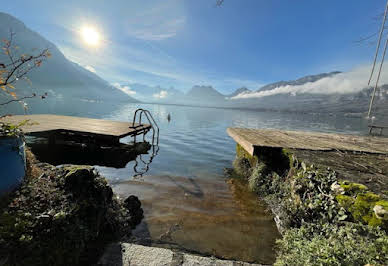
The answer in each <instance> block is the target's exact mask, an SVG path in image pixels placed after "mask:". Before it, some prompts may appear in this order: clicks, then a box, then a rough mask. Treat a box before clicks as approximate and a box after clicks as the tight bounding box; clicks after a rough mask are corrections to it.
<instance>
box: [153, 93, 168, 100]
mask: <svg viewBox="0 0 388 266" xmlns="http://www.w3.org/2000/svg"><path fill="white" fill-rule="evenodd" d="M167 94H168V93H167V91H160V92H159V93H155V94H152V96H153V97H154V98H158V99H163V98H166V97H167Z"/></svg>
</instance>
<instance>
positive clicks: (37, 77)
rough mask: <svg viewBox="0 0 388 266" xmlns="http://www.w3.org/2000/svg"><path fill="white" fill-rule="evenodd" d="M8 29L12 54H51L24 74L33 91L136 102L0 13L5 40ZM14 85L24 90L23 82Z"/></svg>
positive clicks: (0, 59) (1, 59)
mask: <svg viewBox="0 0 388 266" xmlns="http://www.w3.org/2000/svg"><path fill="white" fill-rule="evenodd" d="M10 30H12V32H14V33H15V35H14V38H13V45H17V46H18V47H19V48H18V49H17V50H15V54H16V55H17V53H19V55H20V54H22V53H23V54H33V53H37V52H39V51H40V50H43V49H45V48H48V49H49V51H50V53H51V54H52V56H51V58H49V59H47V60H46V61H45V62H43V64H42V66H41V67H39V68H37V69H34V70H32V71H31V72H30V73H29V74H28V78H29V79H30V80H31V83H32V86H33V87H34V91H49V92H50V94H51V97H64V98H75V99H88V100H102V101H103V100H115V101H116V100H117V101H126V102H137V101H136V100H135V99H133V98H131V97H130V96H128V95H127V94H125V93H124V92H122V91H120V90H118V89H117V88H115V87H113V86H111V85H110V84H109V83H108V82H106V81H105V80H103V79H102V78H100V77H99V76H98V75H96V74H95V73H92V72H90V71H89V70H86V69H85V68H83V67H82V66H80V65H78V64H76V63H74V62H71V61H70V60H68V59H67V58H66V57H65V56H64V55H63V54H62V53H61V51H60V50H59V49H58V48H57V47H56V46H55V45H54V44H53V43H51V42H50V41H48V40H46V39H45V38H43V37H42V36H41V35H39V34H38V33H37V32H34V31H32V30H31V29H29V28H28V27H26V25H25V24H24V23H23V22H21V21H20V20H18V19H16V18H15V17H13V16H11V15H8V14H6V13H1V12H0V38H1V39H9V38H10ZM0 62H7V57H6V56H5V55H4V54H2V55H0ZM16 85H17V88H18V89H19V92H22V91H23V90H25V91H27V90H28V87H29V86H28V85H27V84H26V83H25V82H18V83H17V84H16ZM19 94H21V93H19Z"/></svg>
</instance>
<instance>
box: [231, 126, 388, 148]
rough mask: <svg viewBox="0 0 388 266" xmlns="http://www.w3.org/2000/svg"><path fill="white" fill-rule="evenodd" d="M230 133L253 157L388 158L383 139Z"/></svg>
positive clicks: (245, 130) (238, 130)
mask: <svg viewBox="0 0 388 266" xmlns="http://www.w3.org/2000/svg"><path fill="white" fill-rule="evenodd" d="M227 132H228V134H229V136H231V137H232V138H233V139H234V140H235V141H236V142H237V143H239V144H240V145H241V146H243V148H244V149H245V150H246V151H247V152H249V153H250V154H251V155H253V154H254V150H255V148H257V147H279V148H288V149H303V150H317V151H330V150H340V151H357V152H368V153H377V154H388V138H383V137H373V136H354V135H344V134H331V133H317V132H302V131H285V130H274V129H248V128H228V129H227Z"/></svg>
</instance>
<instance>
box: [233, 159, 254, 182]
mask: <svg viewBox="0 0 388 266" xmlns="http://www.w3.org/2000/svg"><path fill="white" fill-rule="evenodd" d="M233 169H234V171H235V172H236V174H237V175H238V176H240V177H243V178H248V177H249V176H250V175H251V173H252V169H251V164H250V163H249V160H248V159H247V158H244V157H237V158H236V159H235V160H234V162H233Z"/></svg>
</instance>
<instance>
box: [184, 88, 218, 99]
mask: <svg viewBox="0 0 388 266" xmlns="http://www.w3.org/2000/svg"><path fill="white" fill-rule="evenodd" d="M186 96H188V97H190V98H197V99H204V98H205V99H209V98H212V99H224V98H225V95H223V94H221V93H220V92H218V91H217V90H216V89H214V88H213V87H212V86H198V85H196V86H194V87H192V88H191V89H190V90H189V91H188V92H187V93H186Z"/></svg>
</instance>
